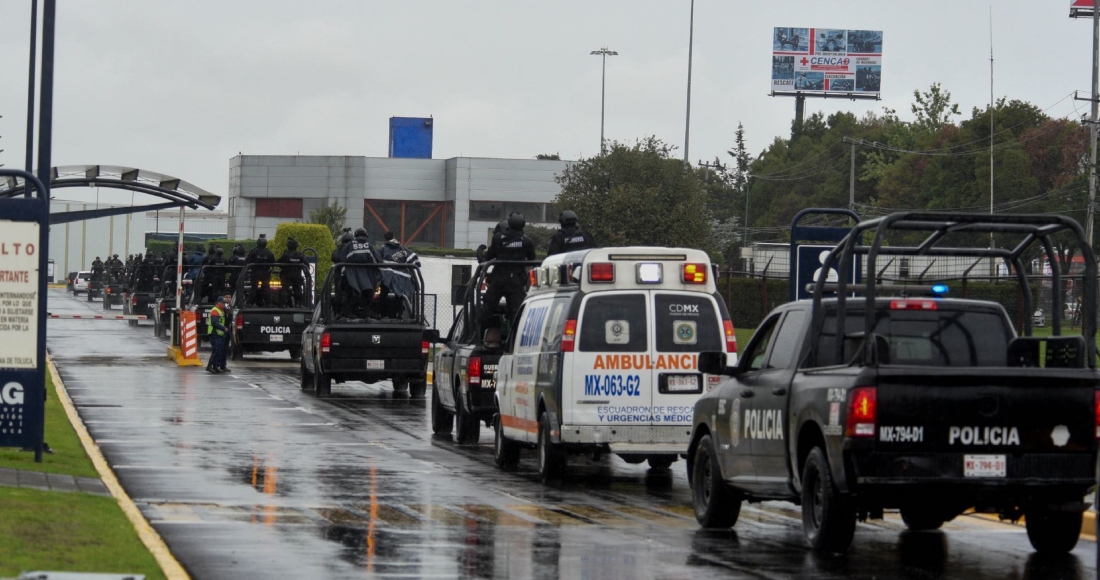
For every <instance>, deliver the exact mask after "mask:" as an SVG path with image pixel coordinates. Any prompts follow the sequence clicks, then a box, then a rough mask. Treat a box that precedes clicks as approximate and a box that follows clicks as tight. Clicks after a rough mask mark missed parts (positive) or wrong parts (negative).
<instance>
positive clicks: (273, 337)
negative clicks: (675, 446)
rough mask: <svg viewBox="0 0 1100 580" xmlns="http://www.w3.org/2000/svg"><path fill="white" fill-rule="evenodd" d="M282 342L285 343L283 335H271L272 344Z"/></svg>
mask: <svg viewBox="0 0 1100 580" xmlns="http://www.w3.org/2000/svg"><path fill="white" fill-rule="evenodd" d="M282 341H283V335H281V334H272V335H271V342H282Z"/></svg>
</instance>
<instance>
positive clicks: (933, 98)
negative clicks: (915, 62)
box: [910, 83, 962, 132]
mask: <svg viewBox="0 0 1100 580" xmlns="http://www.w3.org/2000/svg"><path fill="white" fill-rule="evenodd" d="M913 100H914V101H915V102H914V103H913V104H912V105H910V109H911V110H912V111H913V114H914V115H916V117H917V120H916V124H917V126H919V127H921V128H923V129H926V130H928V131H930V132H934V131H939V130H940V128H942V127H943V126H944V125H950V124H951V117H957V116H960V115H962V113H960V112H959V105H957V104H955V103H952V102H951V91H945V90H943V88H942V87H941V86H940V83H932V86H931V87H929V89H928V90H927V91H926V92H923V93H922V92H920V91H919V90H914V91H913Z"/></svg>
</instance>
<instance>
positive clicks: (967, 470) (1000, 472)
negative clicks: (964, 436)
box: [963, 455, 1008, 477]
mask: <svg viewBox="0 0 1100 580" xmlns="http://www.w3.org/2000/svg"><path fill="white" fill-rule="evenodd" d="M1007 471H1008V462H1007V461H1006V460H1005V456H1004V455H964V456H963V475H964V476H966V477H1004V476H1005V475H1006V474H1007Z"/></svg>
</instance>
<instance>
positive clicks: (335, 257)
mask: <svg viewBox="0 0 1100 580" xmlns="http://www.w3.org/2000/svg"><path fill="white" fill-rule="evenodd" d="M354 239H355V236H353V235H351V228H344V233H343V234H342V235H341V236H340V240H339V241H337V242H336V249H335V250H333V251H332V263H333V264H336V263H338V262H339V261H340V256H341V255H342V252H343V251H344V246H345V245H347V244H349V243H351V241H352V240H354Z"/></svg>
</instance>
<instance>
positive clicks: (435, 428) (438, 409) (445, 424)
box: [432, 385, 455, 435]
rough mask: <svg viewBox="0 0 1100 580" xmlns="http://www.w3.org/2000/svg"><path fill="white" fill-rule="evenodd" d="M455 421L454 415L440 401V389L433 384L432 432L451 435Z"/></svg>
mask: <svg viewBox="0 0 1100 580" xmlns="http://www.w3.org/2000/svg"><path fill="white" fill-rule="evenodd" d="M454 422H455V418H454V415H452V414H451V413H450V411H448V410H447V409H444V408H443V403H441V402H440V401H439V389H437V388H436V387H435V385H432V433H435V434H436V435H450V434H451V430H452V429H454Z"/></svg>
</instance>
